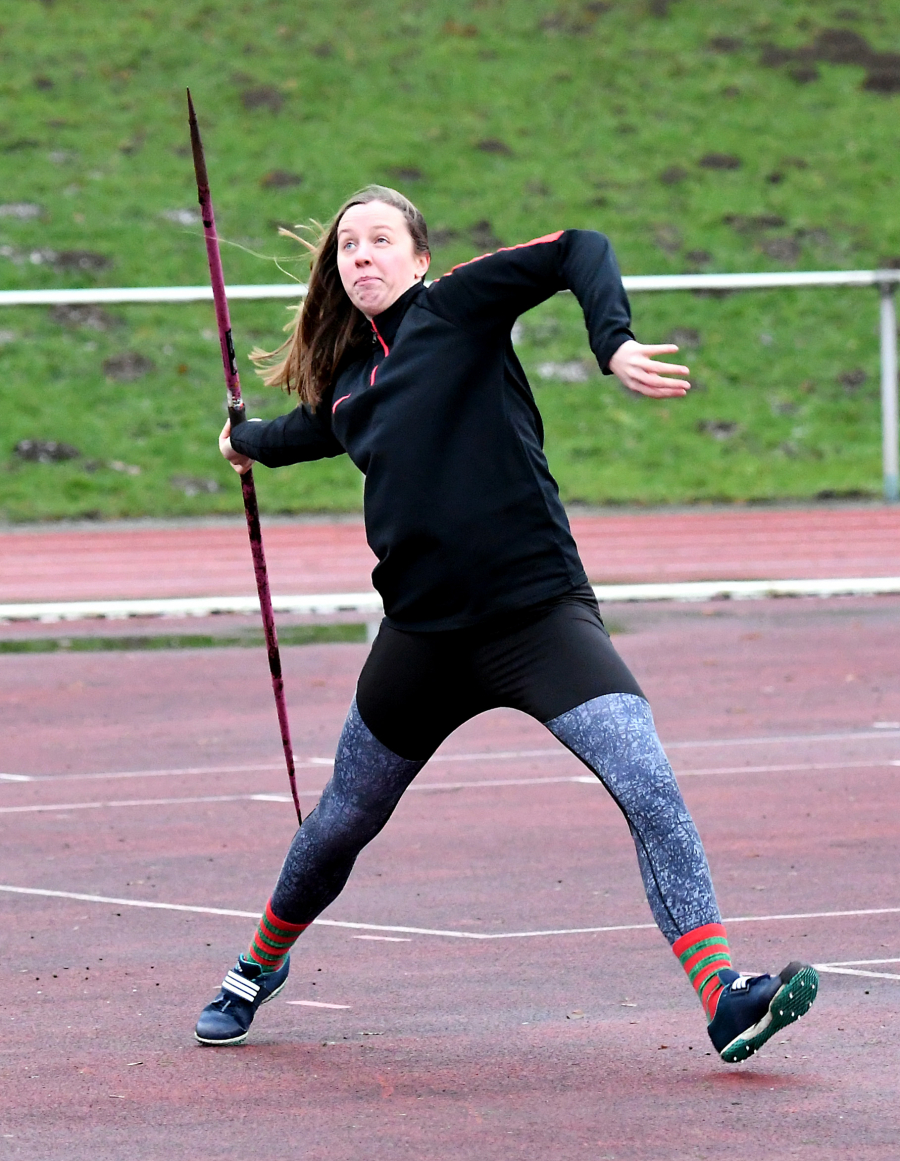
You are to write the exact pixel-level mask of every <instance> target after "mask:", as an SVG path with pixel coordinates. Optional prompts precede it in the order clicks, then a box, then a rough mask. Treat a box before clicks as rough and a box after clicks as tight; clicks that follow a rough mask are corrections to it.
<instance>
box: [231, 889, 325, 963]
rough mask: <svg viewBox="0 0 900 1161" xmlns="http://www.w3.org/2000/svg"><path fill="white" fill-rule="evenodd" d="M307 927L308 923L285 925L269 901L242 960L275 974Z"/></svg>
mask: <svg viewBox="0 0 900 1161" xmlns="http://www.w3.org/2000/svg"><path fill="white" fill-rule="evenodd" d="M307 927H309V924H308V923H286V922H285V921H284V920H283V919H279V918H278V916H277V915H276V914H275V912H274V911H273V910H272V902H271V900H270V901H269V902H268V903H267V904H266V909H265V911H264V912H263V916H262V918H261V919H260V921H259V926H258V927H257V928H256V933H255V934H254V936H253V939H251V941H250V947H249V948H248V949H247V954H246V955H245V956H243V957H242V958H243V959H245V960H249V961H252V962H253V963H256V964H259V966H260V967H261V968H262V970H263V971H264V972H277V971H278V969H279V968H280V967H281V965H282V964H283V963H284V961H285V960H286V959H287V955H288V952H289V951H290V950H291V948H292V947H293V946H294V944H295V943H296V942H297V940H298V939H299V937H300V936H301V935H302V933H303V932H304V931H305V930H306V929H307Z"/></svg>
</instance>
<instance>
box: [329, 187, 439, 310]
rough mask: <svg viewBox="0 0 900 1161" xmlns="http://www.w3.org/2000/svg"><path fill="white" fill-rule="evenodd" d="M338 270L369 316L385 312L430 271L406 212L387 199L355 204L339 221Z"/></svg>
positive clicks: (355, 301)
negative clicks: (405, 214) (414, 239)
mask: <svg viewBox="0 0 900 1161" xmlns="http://www.w3.org/2000/svg"><path fill="white" fill-rule="evenodd" d="M337 254H338V257H337V263H338V274H340V276H341V282H342V283H343V286H344V290H346V292H347V295H348V296H349V298H350V301H351V302H352V303H353V305H354V306H356V307H359V309H360V310H361V311H362V312H363V314H364V315H365V316H366V317H367V318H374V317H375V315H378V314H381V312H382V311H384V310H387V308H388V307H389V306H390V305H391V304H392V303H394V302H396V301H397V299H398V298H399V297H400V295H401V294H403V293H404V292H405V291H407V290H409V288H410V287H411V286H412V285H413V283H415V282H417V281H418V280H419V279H420V278H424V277H425V271H426V270H427V269H428V255H427V254H417V253H416V250H415V245H414V243H413V240H412V235H411V234H410V232H409V229H408V227H407V225H406V218H405V217H404V216H403V214H402V213H401V212H400V210H398V209H397V208H396V207H395V206H389V205H387V203H386V202H367V203H366V204H365V205H362V206H351V207H350V209H349V210H347V211H346V213H345V214H344V216H343V217H342V218H341V220H340V223H339V224H338V233H337Z"/></svg>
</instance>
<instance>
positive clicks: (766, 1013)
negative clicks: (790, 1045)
mask: <svg viewBox="0 0 900 1161" xmlns="http://www.w3.org/2000/svg"><path fill="white" fill-rule="evenodd" d="M718 976H719V979H720V980H721V981H722V983H723V984H725V989H724V990H723V991H722V993H721V995H720V996H719V1004H718V1007H717V1008H716V1014H715V1016H714V1017H713V1019H712V1020H711V1021H710V1023H709V1026H708V1027H707V1029H706V1030H707V1032H708V1033H709V1038H710V1040H712V1042H713V1047H714V1048H715V1049H716V1051H717V1052H718V1054H719V1055H720V1056H721V1057H722V1059H723V1060H724V1061H726V1062H727V1063H728V1064H737V1063H738V1062H739V1061H741V1060H746V1059H747V1057H748V1056H752V1055H753V1053H754V1052H756V1051H757V1050H758V1049H760V1048H762V1046H763V1045H764V1044H765V1042H766V1041H767V1040H768V1039H769V1037H770V1036H773V1035H774V1034H775V1033H776V1032H778V1031H779V1030H780V1029H781V1028H784V1027H786V1025H788V1024H792V1023H793V1022H794V1020H799V1019H800V1017H801V1016H804V1015H805V1014H806V1013H807V1012H808V1011H809V1009H810V1007H811V1006H812V1002H813V1000H814V999H815V998H816V994H817V992H818V990H819V976H818V973H817V972H816V969H815V968H814V967H811V966H810V964H808V963H799V962H798V961H795V962H793V963H789V964H788V965H787V967H786V968H785V969H784V970H783V971H781V972H780V973H779V974H778V975H777V976H769V975H766V976H748V975H740V974H739V973H738V972H735V971H731V970H730V969H729V968H723V969H722V971H720V972H719V973H718Z"/></svg>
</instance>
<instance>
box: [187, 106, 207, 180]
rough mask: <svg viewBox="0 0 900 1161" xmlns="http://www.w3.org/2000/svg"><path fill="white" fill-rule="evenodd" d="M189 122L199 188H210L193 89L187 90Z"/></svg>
mask: <svg viewBox="0 0 900 1161" xmlns="http://www.w3.org/2000/svg"><path fill="white" fill-rule="evenodd" d="M187 103H188V124H189V125H190V129H191V152H192V153H193V155H194V173H195V175H196V177H197V188H198V190H207V189H208V188H209V178H208V177H207V174H206V158H205V157H204V156H203V142H202V141H201V140H200V127H199V125H198V124H197V114H196V112H195V111H194V102H193V101H192V100H191V90H190V89H188V90H187Z"/></svg>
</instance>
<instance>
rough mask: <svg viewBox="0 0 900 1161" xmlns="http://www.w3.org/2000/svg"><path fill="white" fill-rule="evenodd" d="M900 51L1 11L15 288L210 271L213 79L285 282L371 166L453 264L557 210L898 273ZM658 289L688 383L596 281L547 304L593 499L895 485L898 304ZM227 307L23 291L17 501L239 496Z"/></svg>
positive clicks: (530, 11)
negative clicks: (646, 363) (205, 236)
mask: <svg viewBox="0 0 900 1161" xmlns="http://www.w3.org/2000/svg"><path fill="white" fill-rule="evenodd" d="M895 50H900V9H898V8H895V7H894V6H893V5H891V4H889V3H888V2H887V0H870V2H867V3H866V4H865V5H862V4H860V5H859V6H858V7H842V6H841V4H840V3H836V4H834V5H831V4H825V3H821V2H816V3H804V2H801V0H791V2H784V0H782V2H778V3H776V2H775V0H753V2H735V0H727V2H724V3H719V4H716V5H712V4H709V3H706V4H701V3H696V2H695V3H692V2H689V0H677V2H674V3H665V2H664V0H649V2H648V0H619V2H616V0H613V2H612V3H609V4H606V3H599V2H597V3H594V2H588V3H584V4H580V3H566V2H562V0H547V2H543V3H536V2H535V3H527V2H525V0H508V2H503V0H474V2H472V3H469V4H460V3H456V4H450V3H449V2H443V0H441V2H430V3H413V2H411V0H405V2H393V0H391V2H384V3H381V4H379V5H375V4H367V3H365V2H360V0H332V2H331V3H329V4H328V5H321V6H318V7H304V8H299V7H298V6H297V5H295V4H289V3H286V2H285V0H247V2H244V3H236V4H225V3H224V2H221V0H207V2H199V0H179V2H178V3H176V2H174V0H147V3H145V4H127V5H123V4H121V3H117V4H113V3H110V2H109V0H91V2H90V3H87V2H82V3H77V2H75V0H44V2H38V0H16V2H12V0H0V60H2V74H0V99H2V107H0V178H2V186H0V188H2V195H0V197H2V206H0V285H2V286H3V287H51V286H80V285H123V286H127V285H168V284H184V283H191V284H195V283H201V282H204V281H205V280H206V269H205V258H204V251H203V245H202V241H201V238H200V231H199V225H198V223H197V221H196V217H195V215H194V212H193V207H194V202H195V193H194V190H193V188H192V179H193V178H192V170H191V164H190V159H189V156H188V153H187V150H186V124H185V110H184V87H185V86H186V85H187V84H190V86H191V89H192V91H193V93H194V96H195V100H196V102H197V106H198V112H199V114H200V117H201V124H202V128H203V130H204V136H205V142H206V147H207V155H208V159H209V163H210V170H211V175H212V178H213V184H214V188H213V192H214V196H215V201H216V209H217V216H218V218H219V225H220V231H221V233H222V234H223V235H224V237H225V238H227V239H228V240H229V241H230V242H232V243H235V245H233V246H228V247H226V250H225V255H224V257H225V262H226V275H227V277H228V279H229V280H230V281H234V282H270V281H281V280H282V279H283V277H284V276H283V275H282V274H281V273H280V272H279V270H278V269H277V268H276V266H275V265H274V264H273V262H272V261H271V258H270V257H263V256H272V255H279V256H280V257H281V258H282V259H284V260H286V261H287V262H290V261H292V260H293V258H294V257H295V255H294V254H293V253H292V251H291V248H290V246H289V245H288V244H287V242H286V241H285V240H284V239H279V238H278V237H277V235H276V233H275V230H276V227H277V225H278V224H279V223H285V224H294V223H297V222H302V221H305V220H308V219H309V218H319V219H324V218H327V217H328V215H329V214H330V212H331V211H332V210H333V208H334V206H335V205H336V204H337V203H338V202H339V201H340V200H341V199H343V198H344V197H345V196H346V194H347V193H348V192H349V191H351V190H353V189H354V188H356V187H358V186H360V185H362V184H364V183H366V182H368V181H371V180H380V181H386V182H389V183H391V184H395V185H398V186H399V187H400V188H402V189H404V190H405V191H406V192H407V193H409V194H410V196H412V197H413V198H414V200H416V202H417V203H418V204H419V205H420V206H421V208H422V209H423V211H424V212H425V214H426V216H427V218H428V220H429V224H430V227H431V231H432V235H433V242H434V263H433V267H432V270H433V272H435V273H439V272H441V271H442V270H444V269H446V268H447V267H448V266H449V265H451V264H453V263H454V262H457V261H460V260H463V259H466V258H469V257H471V256H473V255H474V254H476V253H480V252H483V251H484V250H486V249H490V248H492V247H493V246H494V245H496V244H497V243H512V242H516V241H521V240H524V239H527V238H529V237H533V236H535V235H537V234H541V233H545V232H547V231H548V230H551V229H555V228H559V227H562V226H580V227H593V228H597V229H601V230H603V231H605V232H606V233H608V234H609V235H610V236H611V237H612V239H613V242H614V244H615V246H616V249H617V252H618V254H619V257H620V262H621V265H622V267H623V270H624V271H625V272H626V273H667V272H680V271H685V270H709V271H725V270H766V269H791V268H798V269H817V268H818V269H822V268H827V269H835V268H847V269H852V268H860V267H872V266H876V265H882V264H886V263H889V262H891V261H892V260H894V259H896V261H897V263H898V264H900V257H897V256H898V255H900V216H898V212H897V208H896V207H897V194H898V185H897V165H896V160H895V158H896V153H897V148H898V145H900V138H898V120H897V117H898V110H900V57H895V56H892V53H893V52H895ZM287 268H288V269H294V270H295V272H296V273H297V274H298V276H302V267H300V266H294V267H291V266H290V265H288V267H287ZM633 306H634V313H635V326H636V329H637V332H638V335H639V337H640V338H642V339H644V340H645V341H659V340H665V339H668V338H669V337H671V336H673V335H674V336H675V337H676V341H678V340H680V341H681V343H682V346H683V348H684V351H685V355H686V357H687V361H689V362H690V364H691V366H692V368H693V369H694V376H695V380H696V384H697V386H696V387H695V390H694V392H693V393H692V395H691V396H690V397H689V398H687V399H686V400H684V401H678V400H676V401H671V402H667V403H664V404H658V403H652V402H648V401H646V400H643V399H637V398H631V397H628V396H626V395H625V394H624V393H623V392H622V391H620V390H619V389H618V388H617V387H616V385H615V383H614V382H613V381H611V380H604V379H601V377H600V375H599V373H597V371H596V369H595V368H594V369H593V370H592V369H591V368H590V367H589V366H588V365H587V364H585V365H584V366H582V362H581V361H582V360H584V359H585V356H586V355H587V354H588V351H587V346H586V343H585V341H584V334H583V325H582V323H581V320H580V318H579V315H578V311H577V306H576V304H575V303H574V302H573V301H571V300H567V299H564V298H562V299H557V300H555V301H553V302H551V303H549V304H547V305H545V306H544V307H541V308H540V309H539V310H537V311H535V312H533V313H532V314H531V315H529V316H527V317H526V318H525V319H524V320H523V326H522V335H521V338H520V340H519V343H518V349H519V351H520V354H521V357H522V360H523V362H524V364H525V366H526V369H527V370H528V372H529V374H530V376H531V378H532V381H533V383H534V385H535V390H536V394H537V396H538V399H539V402H540V405H541V408H542V411H543V414H544V417H545V421H546V429H547V448H548V455H549V458H550V462H551V466H552V467H553V469H554V471H555V472H556V474H557V476H558V479H559V481H560V486H561V490H562V492H563V495H564V497H565V498H566V499H567V500H571V501H581V502H585V503H592V504H598V503H653V504H658V503H686V502H693V501H703V500H772V499H777V498H789V497H790V498H800V497H807V498H808V497H813V496H816V495H823V494H824V495H830V496H834V495H877V494H878V492H879V490H880V440H879V427H878V364H877V301H876V297H875V294H874V292H869V291H855V292H846V291H808V292H802V293H800V292H794V291H790V292H783V293H781V292H766V293H754V294H741V295H732V296H728V297H724V298H711V297H706V298H698V297H695V296H692V295H666V296H653V295H644V296H640V297H636V298H635V300H634V303H633ZM233 316H234V319H233V321H234V327H235V334H236V341H237V346H238V350H239V353H240V354H241V357H242V367H243V369H244V382H245V392H246V394H247V395H248V396H249V399H250V402H251V407H252V410H253V412H255V413H256V414H261V415H272V414H276V413H277V412H278V411H279V410H280V409H283V408H284V407H285V401H284V400H283V399H282V398H281V397H280V396H279V395H278V394H277V393H275V392H269V391H267V390H266V389H264V388H262V387H261V386H259V385H258V384H257V383H256V382H255V381H254V379H253V378H252V376H251V374H250V369H249V365H248V364H247V362H246V358H245V356H246V353H247V351H248V350H249V348H250V347H251V346H252V345H254V344H255V343H263V344H266V343H272V344H274V343H275V342H276V341H277V340H278V338H279V333H280V332H279V327H280V325H281V323H282V321H283V320H284V319H285V318H286V315H285V313H284V310H283V307H282V306H281V305H279V304H277V303H274V304H273V303H269V304H265V303H263V304H259V303H257V304H244V303H238V304H235V307H234V310H233ZM213 325H214V324H213V318H212V312H211V309H210V308H209V307H208V306H203V305H198V306H191V307H177V308H168V307H152V306H151V307H127V308H124V307H123V308H111V309H109V310H108V311H102V312H101V311H97V310H90V311H87V312H82V313H81V314H80V315H79V314H78V313H77V312H74V313H73V312H62V313H59V312H57V313H55V314H54V312H51V311H48V310H46V309H38V308H22V309H12V308H7V309H5V310H3V311H0V366H2V372H3V373H2V377H0V408H2V414H3V417H4V422H3V425H2V437H0V463H2V464H4V465H5V470H4V474H3V487H2V489H0V518H3V519H7V520H29V519H44V518H56V517H64V516H67V517H71V516H85V515H93V516H97V517H112V516H137V515H142V514H147V515H165V514H179V515H186V514H192V513H193V514H203V513H210V512H224V511H234V510H235V508H236V507H238V506H239V504H240V501H239V499H238V497H237V489H236V487H235V486H234V481H233V479H232V478H231V476H230V473H229V472H228V470H227V468H226V466H225V465H224V463H223V462H222V461H221V460H220V459H219V457H218V454H217V452H216V449H215V440H214V436H215V433H216V431H217V428H218V425H219V423H220V420H221V417H222V409H223V405H222V401H221V396H222V388H221V370H220V365H219V358H218V346H217V342H216V340H215V336H214V333H213V330H212V328H213ZM22 440H32V441H36V440H44V441H47V440H50V441H59V442H63V443H65V444H68V445H70V446H71V448H72V449H73V450H74V451H77V452H78V453H79V454H78V455H77V457H74V456H73V458H69V459H63V460H61V461H59V462H48V463H42V462H31V461H28V460H27V459H23V458H22V456H21V455H20V454H17V453H16V452H15V450H14V449H15V448H16V446H17V445H19V444H20V441H22ZM57 454H60V453H59V449H57ZM62 454H63V455H65V454H69V453H66V451H65V449H63V451H62ZM259 476H260V479H259V486H260V494H261V500H262V503H263V505H264V507H265V508H266V510H268V511H298V510H303V509H318V510H327V509H352V508H357V507H358V506H359V503H360V496H361V490H360V483H359V480H358V478H357V476H356V473H355V470H354V469H353V468H352V466H351V465H350V464H349V463H347V462H346V461H328V462H326V463H323V464H318V465H310V466H308V467H305V468H302V469H299V470H295V471H293V472H282V473H271V474H270V473H266V472H261V473H259Z"/></svg>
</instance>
